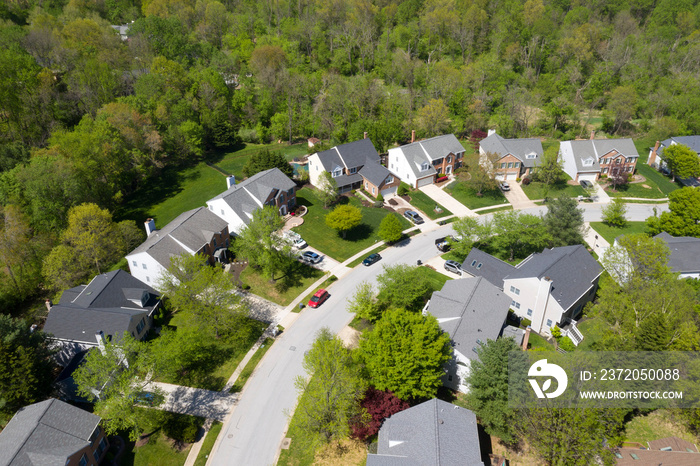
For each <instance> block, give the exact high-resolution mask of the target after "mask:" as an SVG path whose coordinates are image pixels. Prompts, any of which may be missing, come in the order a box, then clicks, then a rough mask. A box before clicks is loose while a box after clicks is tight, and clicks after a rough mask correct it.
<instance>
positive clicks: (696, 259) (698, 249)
mask: <svg viewBox="0 0 700 466" xmlns="http://www.w3.org/2000/svg"><path fill="white" fill-rule="evenodd" d="M654 238H659V239H661V240H662V241H663V242H664V243H666V246H668V248H669V249H670V250H671V254H670V255H669V257H668V266H669V267H670V268H671V270H672V271H674V272H680V273H693V272H700V238H692V237H689V236H678V237H675V236H671V235H669V234H668V233H666V232H665V231H664V232H661V233H659V234H658V235H656V236H654Z"/></svg>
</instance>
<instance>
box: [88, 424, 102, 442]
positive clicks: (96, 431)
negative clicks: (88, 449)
mask: <svg viewBox="0 0 700 466" xmlns="http://www.w3.org/2000/svg"><path fill="white" fill-rule="evenodd" d="M98 435H100V426H97V427H95V430H93V431H92V435H91V436H90V446H92V445H93V443H94V442H95V439H96V438H97V436H98Z"/></svg>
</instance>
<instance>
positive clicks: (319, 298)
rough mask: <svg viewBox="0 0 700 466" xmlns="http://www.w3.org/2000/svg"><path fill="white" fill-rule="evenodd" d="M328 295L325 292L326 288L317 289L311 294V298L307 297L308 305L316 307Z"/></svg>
mask: <svg viewBox="0 0 700 466" xmlns="http://www.w3.org/2000/svg"><path fill="white" fill-rule="evenodd" d="M329 296H330V295H329V294H328V292H327V291H326V290H318V291H317V292H316V294H315V295H313V296H312V297H311V299H309V307H318V306H320V305H321V304H323V302H324V301H325V300H327V299H328V297H329Z"/></svg>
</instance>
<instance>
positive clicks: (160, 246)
mask: <svg viewBox="0 0 700 466" xmlns="http://www.w3.org/2000/svg"><path fill="white" fill-rule="evenodd" d="M227 227H228V223H227V222H226V220H224V219H222V218H221V217H219V216H218V215H216V214H214V213H213V212H211V211H209V209H207V208H206V207H198V208H196V209H192V210H188V211H187V212H184V213H182V214H180V215H178V216H177V218H175V220H173V221H172V222H170V223H168V224H167V225H166V226H165V227H163V229H161V230H156V231H154V232H153V233H151V234H150V235H149V236H148V238H146V241H144V242H143V243H141V245H140V246H139V247H137V248H136V249H134V250H133V251H131V252H130V253H129V254H127V256H130V255H132V254H136V253H139V252H148V254H149V255H150V256H151V257H153V258H154V259H155V260H156V261H158V263H159V264H160V265H162V266H163V267H166V268H167V267H169V266H170V258H171V257H172V256H179V255H181V254H183V253H188V252H189V251H188V250H187V249H186V248H189V249H190V250H192V251H198V250H200V249H201V248H202V247H203V246H204V245H205V244H208V243H209V242H210V241H211V239H212V237H213V236H214V234H215V233H219V232H221V231H223V230H224V229H226V228H227ZM183 245H184V246H185V247H186V248H185V247H183Z"/></svg>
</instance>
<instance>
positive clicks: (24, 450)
mask: <svg viewBox="0 0 700 466" xmlns="http://www.w3.org/2000/svg"><path fill="white" fill-rule="evenodd" d="M99 422H100V418H99V416H95V415H94V414H91V413H88V412H87V411H83V410H82V409H80V408H76V407H75V406H72V405H69V404H68V403H64V402H63V401H60V400H55V399H50V400H46V401H42V402H40V403H35V404H33V405H29V406H25V407H24V408H22V409H20V410H19V411H17V413H16V414H15V415H14V417H13V418H12V419H11V420H10V422H9V423H8V424H7V426H6V427H5V429H4V430H3V431H2V432H0V464H1V465H8V466H19V465H22V466H24V465H36V466H65V464H66V459H67V458H68V457H69V456H71V455H73V454H75V453H76V452H78V451H79V450H81V449H83V448H85V447H86V446H88V445H89V444H90V442H89V441H88V440H89V439H90V436H91V435H92V433H93V431H94V430H95V427H97V424H98V423H99Z"/></svg>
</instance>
